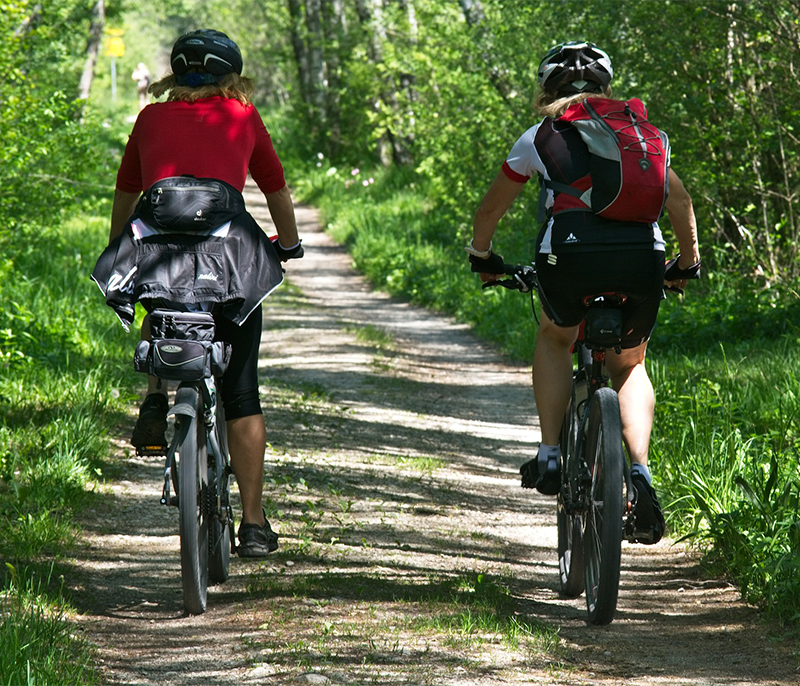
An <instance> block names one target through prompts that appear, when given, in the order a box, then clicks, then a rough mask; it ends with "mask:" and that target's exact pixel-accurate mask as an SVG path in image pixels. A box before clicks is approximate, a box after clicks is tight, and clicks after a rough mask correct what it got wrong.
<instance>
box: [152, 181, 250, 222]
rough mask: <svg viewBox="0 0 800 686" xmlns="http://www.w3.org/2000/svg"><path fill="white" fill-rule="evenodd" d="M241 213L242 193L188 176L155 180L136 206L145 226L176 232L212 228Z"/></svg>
mask: <svg viewBox="0 0 800 686" xmlns="http://www.w3.org/2000/svg"><path fill="white" fill-rule="evenodd" d="M244 211H245V204H244V198H243V197H242V194H241V193H240V192H239V191H238V190H237V189H236V188H234V187H233V186H231V185H230V184H228V183H225V182H224V181H220V180H219V179H211V178H199V179H198V178H195V177H194V176H188V175H184V176H168V177H166V178H164V179H160V180H159V181H156V182H155V183H154V184H153V185H152V186H150V188H148V189H147V190H146V191H145V192H144V193H142V197H141V198H139V202H138V204H137V206H136V215H137V216H139V217H140V218H141V219H143V220H144V221H145V222H146V223H147V224H149V225H151V226H154V227H157V228H159V229H161V230H162V231H167V232H177V233H194V232H196V231H206V230H209V229H215V228H217V227H219V226H222V225H223V224H224V223H225V222H229V221H231V220H232V219H233V218H234V217H237V216H238V215H240V214H242V212H244Z"/></svg>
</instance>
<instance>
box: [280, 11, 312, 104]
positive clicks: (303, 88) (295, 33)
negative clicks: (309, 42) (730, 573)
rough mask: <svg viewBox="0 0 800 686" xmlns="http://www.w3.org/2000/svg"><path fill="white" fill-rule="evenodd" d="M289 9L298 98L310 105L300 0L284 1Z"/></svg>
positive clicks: (309, 87)
mask: <svg viewBox="0 0 800 686" xmlns="http://www.w3.org/2000/svg"><path fill="white" fill-rule="evenodd" d="M286 4H287V6H288V8H289V17H290V19H291V40H292V48H293V50H294V59H295V62H296V63H297V76H298V79H299V80H300V97H301V98H302V99H303V102H304V103H306V104H307V105H310V104H311V102H312V98H311V86H310V82H311V80H310V78H309V73H308V58H307V56H306V46H305V42H304V41H303V33H302V29H303V8H302V5H301V3H300V0H286Z"/></svg>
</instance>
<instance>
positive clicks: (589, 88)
mask: <svg viewBox="0 0 800 686" xmlns="http://www.w3.org/2000/svg"><path fill="white" fill-rule="evenodd" d="M612 76H613V69H612V66H611V60H610V58H609V56H608V55H607V54H606V53H605V52H604V51H603V50H601V49H599V48H598V47H597V46H596V45H594V44H593V43H588V42H569V43H563V44H560V45H557V46H555V47H553V48H552V49H551V50H549V51H548V52H547V54H546V55H545V56H544V58H543V59H542V62H541V64H540V65H539V70H538V82H539V86H540V93H539V94H538V96H537V99H536V102H535V109H536V110H537V111H538V113H539V114H541V115H543V117H544V118H543V119H542V120H541V121H540V122H539V123H538V124H536V125H534V126H533V127H531V128H530V129H528V130H527V131H526V132H525V133H524V134H523V135H522V136H521V137H520V138H519V139H518V140H517V142H516V143H515V144H514V146H513V147H512V149H511V152H510V153H509V155H508V157H507V158H506V161H505V162H504V163H503V166H502V169H501V171H500V172H499V173H498V175H497V176H496V178H495V179H494V181H493V182H492V184H491V186H490V188H489V190H488V192H487V193H486V195H485V196H484V198H483V200H482V201H481V204H480V206H479V208H478V210H477V212H476V215H475V219H474V225H473V238H472V241H471V242H470V244H469V245H468V246H467V247H466V251H467V253H468V254H469V259H470V262H471V263H472V271H473V272H477V273H478V274H479V275H480V278H481V280H482V281H484V282H486V281H491V280H495V279H498V278H500V275H501V274H502V271H503V269H502V267H503V260H502V258H501V257H500V256H499V255H497V254H495V253H494V252H492V238H493V236H494V233H495V230H496V229H497V225H498V222H499V221H500V219H501V218H502V217H503V215H504V214H505V213H506V211H507V210H508V209H509V207H510V206H511V204H512V203H513V201H514V199H515V198H516V197H517V195H519V193H520V192H521V191H522V189H523V188H524V187H525V184H526V182H527V181H528V180H529V179H530V178H531V177H532V176H534V175H536V176H538V177H539V180H540V184H541V194H540V201H539V205H540V219H541V220H542V221H541V226H540V230H539V233H538V237H537V242H536V271H537V275H538V280H539V294H540V299H541V304H542V316H541V324H540V326H539V330H538V334H537V338H536V349H535V353H534V360H533V388H534V396H535V399H536V406H537V409H538V413H539V420H540V425H541V433H542V441H541V444H540V446H539V451H538V455H537V457H536V458H534V459H533V460H530V461H529V462H527V463H525V464H524V465H522V467H521V468H520V472H521V474H522V486H523V487H525V488H536V489H537V490H539V491H540V492H542V493H545V494H548V495H555V494H556V493H557V492H558V489H559V483H560V480H559V479H560V477H559V468H560V457H561V456H560V449H559V445H558V443H559V435H560V429H561V423H562V420H563V417H564V413H565V410H566V407H567V404H568V402H569V397H570V393H571V390H570V389H571V373H572V352H571V351H572V346H573V344H574V342H575V340H576V339H577V336H578V334H579V327H580V324H581V322H582V320H583V317H584V315H585V312H586V310H585V306H584V298H586V297H587V296H590V295H595V294H599V293H605V292H619V293H624V294H626V295H627V296H628V297H627V301H626V303H625V305H624V308H623V321H622V324H623V326H622V331H623V341H622V346H621V351H620V352H619V353H616V352H614V351H608V352H607V354H606V363H607V366H608V371H609V375H610V377H611V381H612V385H613V387H614V389H615V390H616V392H617V394H618V396H619V405H620V414H621V418H622V431H623V438H624V440H625V444H626V446H627V449H628V455H629V457H630V460H631V475H632V480H633V484H634V487H635V488H636V490H637V520H636V537H637V540H639V541H640V542H642V543H656V542H658V540H660V538H661V536H662V535H663V533H664V530H665V524H664V517H663V514H662V512H661V507H660V505H659V502H658V498H657V496H656V493H655V490H654V489H653V487H652V484H651V476H650V472H649V470H648V467H647V455H648V448H649V443H650V433H651V430H652V426H653V414H654V408H655V396H654V392H653V387H652V384H651V382H650V379H649V377H648V375H647V370H646V368H645V363H644V362H645V354H646V350H647V341H648V339H649V337H650V334H651V333H652V330H653V327H654V326H655V323H656V317H657V314H658V308H659V304H660V302H661V300H662V299H663V298H664V293H663V288H664V286H665V285H666V286H667V287H670V288H673V289H682V288H684V287H685V285H686V280H687V279H690V278H697V277H699V273H700V272H699V270H700V255H699V251H698V244H697V230H696V221H695V216H694V210H693V208H692V201H691V197H690V196H689V193H688V192H687V191H686V189H685V188H684V186H683V184H682V183H681V181H680V179H679V178H678V176H677V175H676V174H675V172H674V171H673V170H672V168H671V167H670V165H669V142H668V139H667V137H666V134H664V133H663V132H662V131H659V130H658V129H656V128H655V127H653V126H652V125H650V124H649V122H648V121H647V119H646V110H644V106H643V105H642V104H641V102H640V101H638V100H629V101H627V102H625V103H621V102H618V101H614V100H612V99H611V89H610V87H609V84H610V81H611V79H612ZM623 119H624V122H620V121H618V120H623ZM586 122H589V123H588V124H586ZM609 129H614V135H615V138H613V140H622V139H624V138H625V137H626V136H628V137H633V138H632V140H633V143H632V144H631V145H629V146H625V145H620V146H619V150H616V149H612V148H616V144H614V145H611V144H610V143H609V140H611V139H609V138H606V139H604V140H603V141H602V142H598V141H599V137H600V135H601V133H602V132H603V131H605V132H607V131H608V130H609ZM599 132H600V133H599ZM637 167H638V169H640V170H641V173H639V172H638V171H636V169H637ZM623 172H624V174H623ZM609 183H610V184H611V190H610V193H609V190H608V189H607V188H604V187H603V186H604V184H605V185H608V184H609ZM615 183H616V186H614V184H615ZM659 184H660V187H659ZM663 210H666V212H667V214H668V215H669V218H670V222H671V223H672V226H673V229H674V231H675V234H676V238H677V240H678V244H679V248H680V255H679V256H678V258H677V259H676V260H674V261H673V262H671V263H670V265H669V266H668V268H667V269H666V273H665V260H664V257H665V252H664V251H665V243H664V240H663V238H662V235H661V231H660V229H659V226H658V223H657V221H656V219H657V218H658V217H659V216H660V215H661V213H662V211H663ZM541 215H543V216H541Z"/></svg>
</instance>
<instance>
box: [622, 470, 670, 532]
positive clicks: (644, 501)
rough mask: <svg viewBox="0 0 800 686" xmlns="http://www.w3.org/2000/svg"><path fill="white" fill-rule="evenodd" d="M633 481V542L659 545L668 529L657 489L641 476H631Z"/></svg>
mask: <svg viewBox="0 0 800 686" xmlns="http://www.w3.org/2000/svg"><path fill="white" fill-rule="evenodd" d="M631 481H633V487H634V488H635V489H636V499H635V501H634V506H633V517H634V527H633V535H632V540H633V542H634V543H644V544H645V545H652V544H654V543H658V542H659V541H660V540H661V537H662V536H663V535H664V531H665V530H666V528H667V527H666V522H664V514H663V513H662V512H661V505H659V504H658V498H657V497H656V492H655V489H654V488H653V487H652V486H651V485H650V484H649V483H647V479H645V478H644V476H642V475H641V474H633V475H631Z"/></svg>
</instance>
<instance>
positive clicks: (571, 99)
mask: <svg viewBox="0 0 800 686" xmlns="http://www.w3.org/2000/svg"><path fill="white" fill-rule="evenodd" d="M610 97H611V86H606V87H605V88H604V89H603V90H602V91H601V92H600V93H575V94H574V95H566V96H561V97H559V96H558V94H557V93H551V92H549V91H542V90H540V91H539V93H537V95H536V98H534V101H533V109H534V111H535V112H536V113H538V114H540V115H541V116H543V117H552V118H553V119H555V118H556V117H560V116H561V115H562V114H564V112H566V111H567V108H568V107H569V106H570V105H574V104H575V103H576V102H583V101H584V100H586V98H610Z"/></svg>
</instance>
